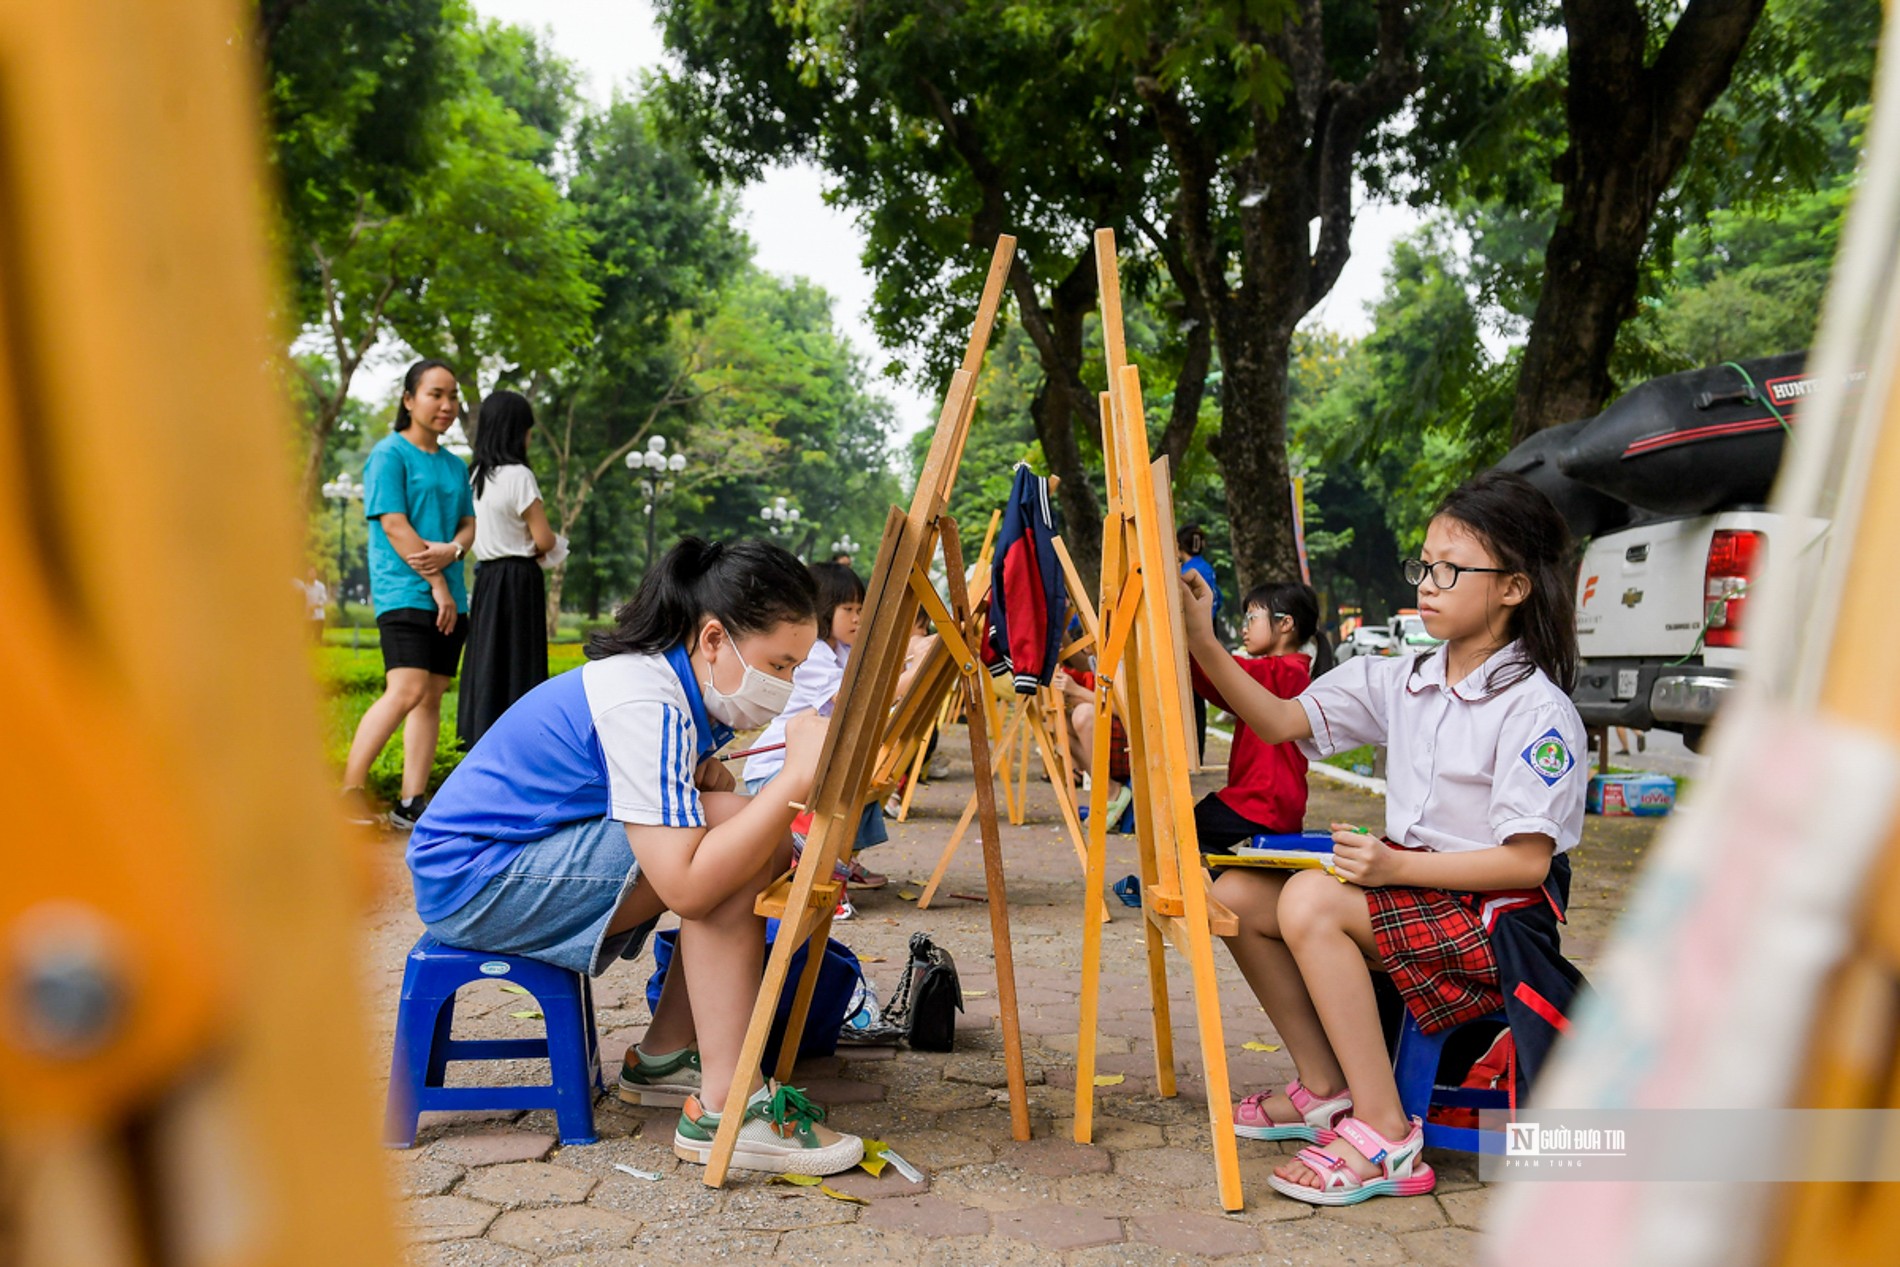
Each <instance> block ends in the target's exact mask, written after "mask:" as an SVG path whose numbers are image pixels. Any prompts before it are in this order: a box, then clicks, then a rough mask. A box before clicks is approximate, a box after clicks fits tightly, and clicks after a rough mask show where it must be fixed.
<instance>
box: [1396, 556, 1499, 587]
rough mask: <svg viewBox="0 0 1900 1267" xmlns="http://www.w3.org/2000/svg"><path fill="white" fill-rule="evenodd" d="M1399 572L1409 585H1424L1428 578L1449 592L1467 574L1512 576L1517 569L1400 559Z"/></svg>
mask: <svg viewBox="0 0 1900 1267" xmlns="http://www.w3.org/2000/svg"><path fill="white" fill-rule="evenodd" d="M1399 571H1401V572H1403V573H1404V574H1405V583H1406V584H1407V585H1413V586H1417V585H1423V584H1424V583H1425V578H1426V577H1427V576H1429V577H1431V578H1432V584H1433V586H1435V587H1436V588H1438V589H1441V590H1448V589H1450V588H1451V587H1452V586H1454V585H1456V584H1457V583H1458V578H1459V577H1460V576H1461V575H1463V574H1464V573H1466V572H1495V573H1497V574H1498V575H1499V576H1510V575H1511V574H1512V573H1513V572H1515V571H1517V569H1516V568H1468V567H1466V566H1465V565H1464V564H1462V563H1453V562H1451V561H1450V560H1448V559H1439V560H1438V561H1437V562H1435V563H1427V562H1425V560H1423V559H1400V560H1399Z"/></svg>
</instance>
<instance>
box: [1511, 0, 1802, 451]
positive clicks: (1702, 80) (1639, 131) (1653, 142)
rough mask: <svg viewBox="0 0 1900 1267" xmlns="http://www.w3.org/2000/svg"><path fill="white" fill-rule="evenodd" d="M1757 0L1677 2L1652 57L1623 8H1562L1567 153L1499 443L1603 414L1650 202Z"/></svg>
mask: <svg viewBox="0 0 1900 1267" xmlns="http://www.w3.org/2000/svg"><path fill="white" fill-rule="evenodd" d="M1763 3H1764V0H1691V3H1690V4H1689V6H1688V7H1687V8H1686V9H1684V10H1683V12H1682V15H1681V16H1680V17H1679V18H1677V19H1676V24H1675V27H1674V29H1673V30H1671V31H1670V33H1669V38H1668V40H1667V41H1666V42H1665V43H1664V44H1663V46H1662V49H1661V51H1659V52H1658V53H1657V54H1656V56H1655V59H1654V60H1653V61H1650V60H1648V52H1649V48H1650V46H1651V44H1652V43H1653V40H1652V38H1651V32H1650V30H1649V23H1648V19H1647V18H1646V17H1645V16H1644V12H1643V10H1642V9H1641V8H1639V7H1638V5H1637V4H1636V2H1635V0H1565V2H1564V6H1563V8H1564V27H1565V29H1566V31H1567V33H1568V35H1569V57H1570V84H1569V88H1568V90H1567V92H1566V94H1565V98H1564V111H1565V116H1566V123H1567V126H1568V129H1569V134H1570V145H1569V148H1568V149H1567V150H1565V152H1564V154H1563V157H1562V158H1560V159H1559V160H1558V161H1557V172H1556V175H1557V180H1558V183H1559V184H1561V185H1562V186H1563V191H1564V196H1563V206H1562V209H1561V210H1560V211H1559V212H1558V215H1557V227H1556V229H1555V230H1553V231H1552V233H1551V237H1550V245H1549V246H1548V247H1547V248H1546V249H1545V253H1544V285H1543V289H1542V291H1541V292H1540V293H1539V295H1538V299H1537V312H1536V314H1535V315H1534V316H1533V318H1532V320H1531V330H1530V335H1529V337H1528V338H1527V340H1526V341H1525V345H1524V364H1523V369H1522V370H1521V371H1520V373H1519V374H1518V379H1517V397H1516V400H1515V401H1514V402H1513V404H1512V407H1511V442H1512V443H1513V444H1515V443H1517V442H1519V441H1522V440H1525V439H1527V438H1529V437H1530V436H1532V435H1534V434H1536V433H1537V432H1539V431H1541V430H1543V429H1544V428H1546V427H1554V426H1559V425H1561V424H1563V423H1566V422H1573V421H1575V420H1576V419H1578V418H1585V417H1588V416H1590V415H1591V414H1594V413H1596V412H1597V411H1598V410H1600V409H1602V408H1603V404H1604V402H1605V401H1606V400H1608V399H1609V397H1610V393H1611V391H1612V390H1613V389H1614V384H1612V383H1611V381H1610V354H1611V353H1612V352H1613V351H1614V350H1615V347H1616V334H1617V331H1618V330H1619V329H1620V328H1621V327H1622V324H1623V322H1624V320H1625V319H1626V318H1627V317H1629V315H1630V314H1631V313H1632V312H1633V311H1634V308H1635V302H1636V288H1637V283H1638V280H1639V275H1640V269H1641V265H1642V259H1643V248H1644V246H1645V245H1646V244H1647V242H1648V238H1649V226H1650V221H1651V220H1652V219H1653V218H1654V216H1655V214H1656V207H1657V205H1658V204H1659V203H1660V202H1661V201H1662V198H1663V196H1664V195H1665V194H1666V193H1668V191H1669V188H1670V186H1671V185H1672V184H1673V183H1674V182H1675V179H1676V175H1677V173H1678V172H1679V171H1681V169H1682V164H1683V163H1684V161H1686V160H1687V159H1688V157H1689V145H1690V142H1692V141H1693V140H1694V139H1695V133H1696V129H1697V128H1698V127H1700V126H1701V124H1702V117H1703V115H1705V114H1706V113H1707V112H1708V109H1709V107H1710V106H1712V105H1713V104H1715V101H1716V98H1718V97H1720V96H1721V95H1722V92H1723V90H1724V89H1726V88H1727V87H1728V83H1729V79H1730V77H1731V76H1732V75H1733V74H1734V72H1735V63H1736V61H1737V60H1738V59H1739V58H1740V57H1741V55H1742V49H1743V48H1744V47H1746V46H1747V44H1748V37H1749V35H1750V34H1751V33H1752V32H1753V31H1754V29H1755V22H1756V20H1757V19H1758V18H1759V17H1760V16H1761V10H1762V5H1763Z"/></svg>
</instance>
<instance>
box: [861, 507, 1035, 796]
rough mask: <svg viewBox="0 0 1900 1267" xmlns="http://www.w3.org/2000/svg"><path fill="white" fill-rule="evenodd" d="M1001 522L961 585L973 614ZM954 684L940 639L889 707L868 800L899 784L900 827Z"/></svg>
mask: <svg viewBox="0 0 1900 1267" xmlns="http://www.w3.org/2000/svg"><path fill="white" fill-rule="evenodd" d="M1002 521H1003V512H1002V511H1000V510H997V511H991V512H990V525H989V528H988V530H987V531H986V532H985V533H984V534H983V545H982V548H981V549H980V550H978V551H977V556H976V562H975V563H974V564H973V565H972V566H971V568H970V571H969V575H968V576H967V577H966V578H965V584H966V585H968V586H969V587H970V609H971V611H972V612H976V611H979V610H981V608H982V606H983V603H984V600H985V599H987V598H988V597H989V590H990V580H989V576H990V557H991V555H990V552H991V550H992V549H993V548H994V547H995V544H996V530H997V528H998V526H999V525H1001V523H1002ZM977 623H978V622H976V621H972V622H971V625H970V626H969V627H966V628H965V629H963V630H961V631H960V632H961V633H962V635H963V640H964V641H965V642H966V643H967V642H969V641H970V640H971V639H973V638H975V636H976V629H975V626H976V625H977ZM959 680H960V674H959V673H958V670H957V664H956V661H955V658H954V657H953V656H952V655H951V653H950V648H949V644H947V643H946V642H944V641H943V639H941V638H939V639H938V640H937V641H936V642H934V643H932V644H931V647H930V650H928V651H927V652H925V653H924V662H923V663H922V664H921V665H919V666H918V669H917V674H916V676H915V677H913V678H912V679H911V683H910V689H909V690H907V691H905V692H904V694H903V695H902V696H900V697H899V698H898V701H897V703H896V704H894V705H892V707H891V714H890V722H889V724H888V725H886V727H885V729H884V742H883V743H882V744H881V745H879V747H878V754H877V764H876V766H874V767H873V769H872V773H871V800H872V801H873V802H875V803H876V804H878V805H882V804H883V803H884V800H885V798H886V797H888V796H889V795H890V794H891V793H892V792H893V791H895V790H896V789H897V787H898V785H899V784H900V783H902V784H903V788H904V799H903V804H902V806H901V808H900V809H899V810H898V813H897V821H898V822H900V823H901V822H904V821H905V820H906V819H907V818H909V816H910V801H911V797H913V796H914V795H916V792H917V781H918V779H919V778H920V777H921V776H922V774H923V769H924V759H925V754H926V753H928V752H929V751H930V737H931V736H932V735H933V734H935V733H936V732H937V731H939V730H941V729H943V727H944V726H945V725H947V724H948V718H949V715H950V713H951V712H952V711H953V710H954V708H955V706H956V703H957V696H956V692H955V688H956V686H957V683H958V681H959Z"/></svg>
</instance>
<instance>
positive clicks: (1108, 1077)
mask: <svg viewBox="0 0 1900 1267" xmlns="http://www.w3.org/2000/svg"><path fill="white" fill-rule="evenodd" d="M1126 1081H1128V1075H1127V1074H1121V1073H1098V1074H1096V1075H1095V1085H1096V1086H1098V1087H1119V1086H1120V1085H1121V1084H1122V1083H1124V1082H1126Z"/></svg>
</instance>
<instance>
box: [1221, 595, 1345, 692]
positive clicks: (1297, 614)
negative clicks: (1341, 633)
mask: <svg viewBox="0 0 1900 1267" xmlns="http://www.w3.org/2000/svg"><path fill="white" fill-rule="evenodd" d="M1256 607H1258V608H1260V609H1261V610H1262V611H1265V612H1268V613H1270V614H1271V615H1273V616H1276V617H1277V616H1291V617H1292V618H1293V640H1294V641H1293V645H1294V646H1296V647H1303V646H1305V645H1306V644H1307V643H1308V642H1311V643H1312V644H1313V676H1314V677H1318V676H1319V675H1320V674H1322V673H1325V672H1327V671H1328V670H1330V669H1331V668H1332V667H1333V644H1332V643H1331V642H1330V641H1328V639H1327V637H1326V635H1325V634H1323V633H1321V632H1320V628H1319V595H1318V594H1315V593H1314V592H1313V587H1312V586H1311V585H1307V584H1305V583H1304V582H1301V581H1264V582H1262V583H1261V584H1259V585H1256V586H1254V587H1253V588H1252V589H1250V590H1248V591H1247V597H1246V598H1244V599H1242V600H1241V603H1240V610H1242V611H1252V610H1253V609H1254V608H1256Z"/></svg>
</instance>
